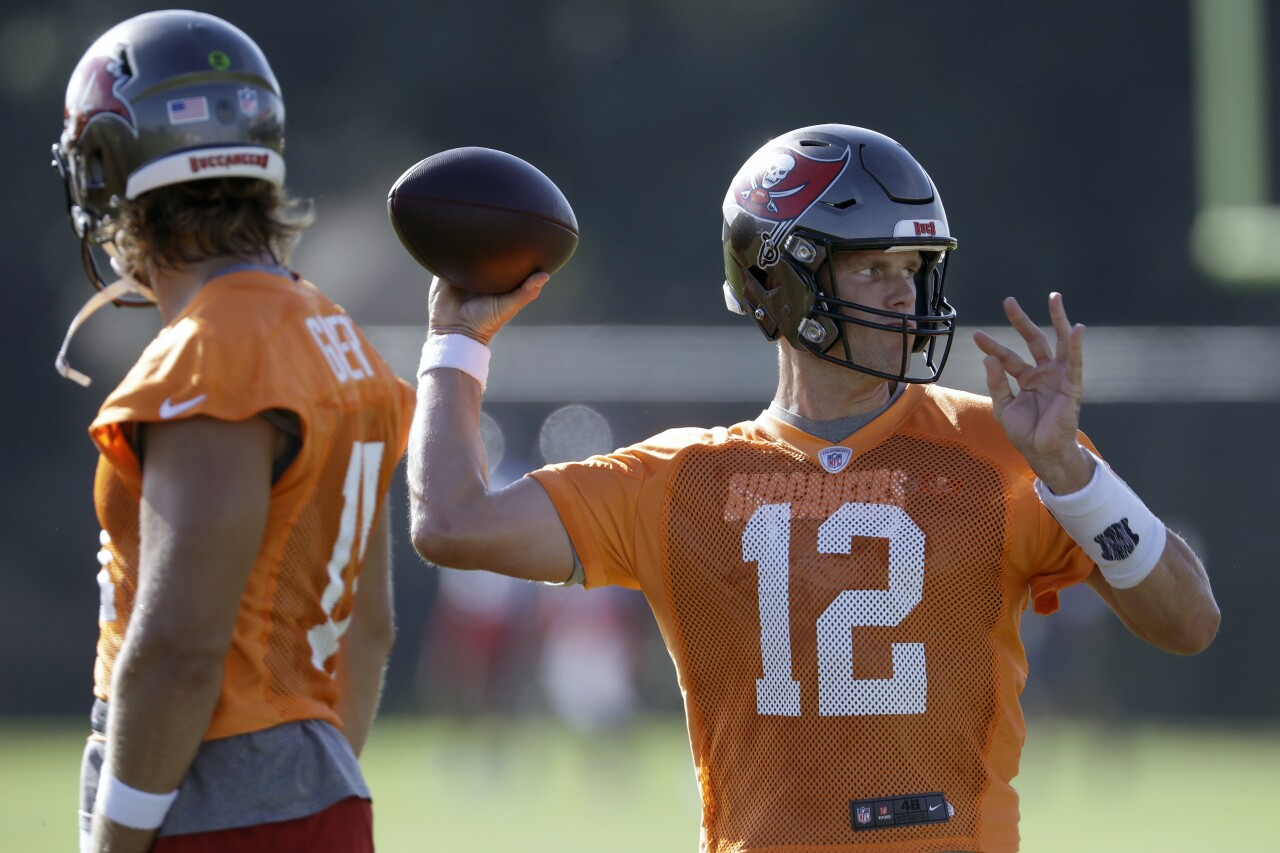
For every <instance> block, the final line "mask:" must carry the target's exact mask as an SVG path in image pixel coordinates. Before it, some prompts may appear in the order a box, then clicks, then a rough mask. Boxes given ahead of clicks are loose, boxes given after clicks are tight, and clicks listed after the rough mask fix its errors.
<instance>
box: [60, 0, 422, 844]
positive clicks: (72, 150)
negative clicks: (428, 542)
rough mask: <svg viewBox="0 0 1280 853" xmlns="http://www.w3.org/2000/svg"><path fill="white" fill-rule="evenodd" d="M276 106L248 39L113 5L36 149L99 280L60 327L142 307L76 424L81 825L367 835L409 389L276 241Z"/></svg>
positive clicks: (295, 232) (209, 20)
mask: <svg viewBox="0 0 1280 853" xmlns="http://www.w3.org/2000/svg"><path fill="white" fill-rule="evenodd" d="M284 118H285V116H284V103H283V101H282V100H281V95H280V87H279V85H278V84H277V82H276V78H275V75H274V74H273V73H272V71H271V68H270V66H269V65H268V63H267V60H266V58H265V57H264V56H263V54H262V52H261V51H260V50H259V48H258V46H257V45H256V44H255V43H254V42H253V41H252V40H251V39H250V38H249V37H248V36H247V35H245V33H243V32H242V31H241V30H239V29H237V28H236V27H234V26H232V25H231V24H229V23H227V22H226V21H223V20H221V19H219V18H216V17H213V16H211V15H206V14H201V13H197V12H189V11H159V12H151V13H147V14H143V15H139V16H137V17H134V18H130V19H128V20H126V21H124V22H123V23H120V24H118V25H117V26H115V27H113V28H112V29H110V30H108V31H107V32H106V33H105V34H104V35H102V36H101V38H99V39H98V40H97V41H96V42H94V44H93V45H92V46H91V47H90V48H89V49H88V51H87V52H86V53H85V54H84V56H83V58H82V59H81V60H80V62H79V64H78V65H77V66H76V69H75V71H74V73H73V75H72V77H71V81H70V85H69V86H68V88H67V94H66V114H65V123H64V126H63V131H62V135H61V138H60V140H59V142H58V143H57V144H56V145H55V146H54V156H55V165H57V166H58V167H59V169H60V171H61V173H62V177H63V180H64V182H65V185H66V190H67V203H68V212H69V214H70V218H71V223H72V226H73V229H74V231H75V233H76V236H77V238H78V239H79V241H80V244H81V252H82V256H83V258H84V261H85V268H86V270H87V271H88V273H89V277H90V280H91V281H92V282H93V284H94V285H95V286H96V287H98V288H100V292H99V293H98V294H96V295H95V296H94V297H93V298H92V299H91V300H90V301H89V303H88V304H87V305H86V306H85V309H84V310H82V311H81V312H80V314H79V315H78V316H77V318H76V321H75V322H74V323H73V324H72V329H71V331H69V332H68V341H69V340H70V336H71V333H72V332H74V330H75V328H76V327H77V326H78V325H79V324H80V322H82V321H83V319H84V318H85V317H87V316H88V315H89V314H90V313H92V312H93V311H94V310H95V309H96V308H98V307H100V306H101V305H103V304H105V303H107V302H111V301H119V302H123V301H126V300H128V301H133V302H146V303H154V304H155V305H156V306H157V307H158V308H159V312H160V317H161V320H162V322H163V328H162V329H161V330H160V332H159V333H158V334H157V336H156V337H155V339H154V340H153V341H151V342H150V344H149V345H148V346H147V347H146V349H145V351H144V352H143V353H142V355H141V357H140V358H139V360H138V362H137V364H136V365H135V366H134V367H133V369H132V370H130V371H129V373H128V374H127V375H126V377H125V378H124V380H123V381H122V382H121V383H120V385H119V386H118V387H117V388H116V389H115V390H114V391H112V392H111V393H110V394H109V395H108V396H107V399H106V401H105V402H104V403H103V404H102V408H101V410H100V412H99V413H98V416H97V418H96V419H95V420H94V421H93V423H92V425H91V427H90V430H89V432H90V435H91V437H92V439H93V441H94V442H95V444H96V445H97V447H98V449H99V451H100V454H101V455H100V459H99V462H98V469H97V476H96V480H95V484H94V503H95V506H96V510H97V515H98V520H99V522H100V523H101V525H102V534H101V538H100V539H101V544H100V550H99V551H98V555H97V556H98V563H99V568H100V571H99V572H98V584H99V586H100V588H101V606H100V609H99V631H100V634H99V637H100V638H99V641H98V647H97V662H96V665H95V672H94V680H95V690H94V692H95V695H96V701H95V704H94V708H93V715H92V724H93V735H92V737H91V738H90V740H89V743H88V745H87V747H86V750H85V754H84V762H83V766H82V775H81V806H80V830H81V848H82V849H83V850H111V851H134V850H138V851H141V850H147V849H153V850H157V851H197V850H200V851H206V850H246V851H249V850H262V851H269V850H270V851H275V850H310V851H359V850H372V849H373V847H372V845H373V839H372V814H371V806H370V795H369V790H368V788H367V786H366V784H365V782H364V780H363V778H362V776H361V772H360V767H359V764H358V756H359V754H360V751H361V748H362V747H363V745H364V742H365V738H366V735H367V734H368V731H369V726H370V724H371V722H372V719H373V716H374V711H375V708H376V706H377V704H378V699H379V694H380V691H381V686H382V674H383V672H384V670H385V665H386V661H387V656H388V654H389V652H390V647H391V641H392V635H393V624H392V609H391V597H390V590H391V586H390V574H389V573H390V565H389V551H388V523H387V518H386V493H387V489H388V487H389V484H390V480H391V476H392V472H393V469H394V468H395V466H396V465H397V464H398V461H399V459H400V458H401V455H402V453H403V450H404V447H405V444H406V442H407V440H408V433H409V426H410V421H411V418H412V410H413V389H412V387H411V386H410V385H409V384H408V383H405V382H403V381H401V380H399V379H398V378H396V376H395V375H394V374H393V372H392V371H391V370H390V368H389V367H388V366H387V364H386V362H385V361H384V360H383V359H382V358H381V357H380V356H379V354H378V353H377V352H375V351H374V349H373V348H372V347H371V346H370V345H369V342H368V341H367V340H366V339H365V338H364V336H363V335H362V333H361V332H360V330H359V329H358V328H357V327H356V326H355V324H354V323H352V321H351V318H350V317H349V316H348V315H347V314H346V313H345V312H344V311H343V310H342V309H341V308H340V307H339V306H337V305H336V304H334V303H333V302H332V301H330V300H329V299H328V298H326V297H325V296H324V295H323V294H322V293H321V292H320V291H319V290H317V289H316V287H315V286H314V285H312V284H311V283H309V282H308V281H306V280H305V279H303V278H301V277H300V276H299V275H298V274H297V273H295V272H293V271H292V270H291V269H290V268H289V267H288V266H287V264H288V260H289V250H290V248H291V245H292V244H293V242H294V240H295V238H296V237H298V236H299V235H300V233H301V232H302V231H303V229H304V228H305V227H306V226H307V225H308V224H309V222H310V216H311V213H310V209H309V208H308V207H307V206H305V205H304V204H301V203H300V202H298V201H297V200H294V199H291V198H290V197H289V196H288V195H287V194H286V192H285V190H284V188H283V184H284V160H283V158H282V153H283V148H284ZM103 250H105V251H106V254H107V255H108V256H109V258H110V266H111V267H112V268H113V269H114V271H115V273H116V275H117V276H118V279H117V280H116V281H115V282H113V283H111V284H108V283H107V282H106V281H105V280H104V279H103V277H102V275H101V274H100V271H99V264H98V261H97V257H98V256H97V253H99V252H101V251H103ZM66 351H67V345H66V344H65V343H64V345H63V350H62V352H61V353H60V354H59V358H58V367H59V370H60V371H61V372H62V373H63V374H64V375H66V376H69V377H70V378H73V379H76V380H77V381H79V382H81V383H82V384H88V378H87V377H85V376H84V375H83V374H81V373H79V372H78V371H76V370H74V369H73V368H71V366H70V365H69V364H68V362H67V359H66ZM357 584H358V587H357Z"/></svg>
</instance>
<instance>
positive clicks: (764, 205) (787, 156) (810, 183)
mask: <svg viewBox="0 0 1280 853" xmlns="http://www.w3.org/2000/svg"><path fill="white" fill-rule="evenodd" d="M848 165H849V149H848V148H845V149H844V151H842V152H841V153H840V156H839V157H838V158H837V159H835V160H815V159H814V158H812V157H809V156H808V155H806V154H803V153H801V152H800V151H797V150H796V149H794V148H790V147H788V146H783V145H779V146H778V147H776V148H766V149H764V150H762V151H760V152H759V153H758V154H757V155H756V156H755V157H753V158H751V159H750V160H749V161H747V164H746V165H745V166H743V167H742V171H741V172H739V173H738V177H737V179H736V180H735V181H734V182H733V186H732V187H731V188H730V190H729V197H728V198H727V199H725V204H726V205H728V204H736V205H737V206H738V207H740V208H742V209H743V210H745V211H746V212H747V213H749V214H751V215H752V216H754V217H755V218H756V219H761V220H764V221H765V222H766V223H769V225H768V230H766V231H763V232H761V246H760V266H762V267H767V266H772V265H773V264H775V263H777V262H778V244H779V242H781V240H782V235H784V234H785V233H786V232H787V229H789V228H790V227H791V226H792V224H793V223H795V221H796V220H797V219H799V218H800V217H801V216H802V215H803V214H804V212H805V211H806V210H808V209H809V208H810V207H812V206H813V204H814V202H816V201H817V200H818V199H819V198H821V196H822V194H823V193H824V192H826V191H827V187H829V186H831V184H832V183H834V182H835V180H836V178H838V177H840V175H841V174H842V173H843V172H844V170H845V167H847V166H848Z"/></svg>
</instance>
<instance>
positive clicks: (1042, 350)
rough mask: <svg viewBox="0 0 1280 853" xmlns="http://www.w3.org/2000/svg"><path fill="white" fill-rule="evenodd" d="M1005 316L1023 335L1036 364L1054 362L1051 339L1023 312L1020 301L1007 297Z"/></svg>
mask: <svg viewBox="0 0 1280 853" xmlns="http://www.w3.org/2000/svg"><path fill="white" fill-rule="evenodd" d="M1004 315H1005V316H1006V317H1008V318H1009V323H1010V324H1012V325H1013V328H1014V329H1016V330H1017V332H1018V334H1020V335H1022V339H1023V340H1024V341H1026V342H1027V349H1028V350H1030V351H1031V357H1032V358H1034V359H1035V360H1036V364H1041V363H1043V362H1046V361H1052V360H1053V352H1052V351H1051V350H1050V349H1049V339H1048V337H1046V336H1045V333H1044V332H1042V331H1041V330H1040V327H1039V326H1037V325H1036V324H1035V323H1034V322H1032V320H1031V318H1030V317H1028V316H1027V312H1026V311H1023V310H1022V306H1021V305H1019V304H1018V300H1017V299H1015V298H1013V297H1012V296H1006V297H1005V300H1004Z"/></svg>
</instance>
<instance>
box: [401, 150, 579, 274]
mask: <svg viewBox="0 0 1280 853" xmlns="http://www.w3.org/2000/svg"><path fill="white" fill-rule="evenodd" d="M387 215H388V216H389V217H390V218H391V225H392V227H393V228H394V229H395V232H396V236H397V237H399V238H400V242H401V244H403V245H404V247H405V249H406V250H407V251H408V252H409V254H410V255H412V256H413V258H414V260H416V261H417V262H418V263H420V264H422V266H424V267H425V268H426V269H427V271H428V272H431V273H433V274H434V275H438V276H440V277H441V278H445V279H448V280H449V281H450V282H452V283H454V284H456V285H457V286H459V287H461V288H464V289H466V290H470V291H472V292H475V293H507V292H510V291H512V290H514V289H515V288H517V287H519V286H520V283H521V282H522V281H524V280H525V279H526V278H528V277H529V276H530V275H532V274H533V273H535V272H547V273H554V272H556V271H557V270H558V269H560V268H561V267H562V266H564V265H565V263H566V262H567V261H568V260H569V258H570V257H571V256H572V255H573V252H574V249H576V248H577V247H578V220H577V218H576V217H575V216H574V215H573V208H571V207H570V206H569V202H568V200H567V199H566V198H565V197H564V193H562V192H561V191H560V188H559V187H557V186H556V185H555V184H554V183H553V182H552V181H551V179H550V178H548V177H547V176H546V175H544V174H543V173H542V172H540V171H539V170H538V169H536V168H534V167H533V166H531V165H530V164H528V163H526V162H525V161H524V160H521V159H520V158H519V157H516V156H514V155H512V154H507V153H506V152H504V151H496V150H494V149H492V148H476V147H471V148H453V149H450V150H448V151H441V152H440V153H439V154H433V155H431V156H430V157H427V158H426V159H425V160H421V161H419V162H418V163H415V164H414V165H413V166H411V167H410V168H409V169H408V170H407V171H406V172H405V173H404V174H403V175H401V176H400V178H399V180H397V181H396V182H395V184H393V185H392V187H391V190H390V192H388V193H387Z"/></svg>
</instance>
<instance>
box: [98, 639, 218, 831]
mask: <svg viewBox="0 0 1280 853" xmlns="http://www.w3.org/2000/svg"><path fill="white" fill-rule="evenodd" d="M224 657H225V650H224V651H223V652H222V654H214V653H209V652H193V653H190V654H186V653H184V652H183V651H182V650H181V649H176V648H174V644H173V643H171V642H168V641H166V640H164V639H161V638H154V639H153V638H150V637H146V636H142V635H141V634H140V633H137V634H131V635H130V637H129V640H128V641H127V642H126V643H125V647H124V649H122V651H121V655H120V659H119V660H118V662H117V665H116V671H115V674H114V678H113V684H112V697H111V702H110V711H109V717H108V723H107V750H106V766H105V768H104V771H105V772H107V773H110V774H111V775H112V776H114V777H115V778H116V779H118V780H119V781H120V782H123V783H124V784H125V785H128V786H129V787H130V788H134V789H136V790H138V791H144V792H147V793H151V794H165V793H168V792H170V791H174V790H176V789H177V788H178V786H179V785H180V784H181V783H182V780H183V778H184V777H185V776H186V774H187V771H188V769H189V768H190V766H191V762H192V761H193V760H194V758H195V754H196V751H197V749H199V747H200V742H201V739H202V738H203V737H204V733H205V731H206V730H207V729H208V727H209V720H210V719H211V718H212V716H213V710H214V707H215V706H216V705H217V701H218V695H219V690H220V686H221V682H222V668H223V659H224ZM94 831H95V843H96V844H97V845H98V848H97V849H99V850H110V851H113V853H114V851H131V850H139V851H143V850H146V849H147V848H148V846H149V844H150V838H151V837H152V835H153V834H154V833H151V832H145V831H140V830H135V829H129V828H127V827H123V826H120V825H118V824H115V823H114V822H111V821H107V820H105V819H104V818H103V817H102V816H101V815H95V830H94Z"/></svg>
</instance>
